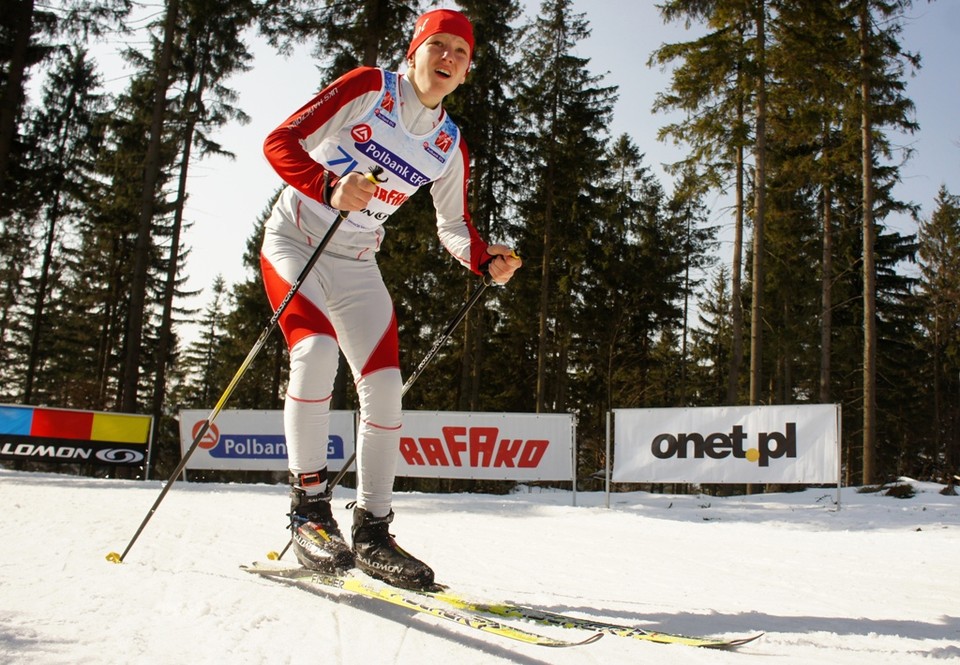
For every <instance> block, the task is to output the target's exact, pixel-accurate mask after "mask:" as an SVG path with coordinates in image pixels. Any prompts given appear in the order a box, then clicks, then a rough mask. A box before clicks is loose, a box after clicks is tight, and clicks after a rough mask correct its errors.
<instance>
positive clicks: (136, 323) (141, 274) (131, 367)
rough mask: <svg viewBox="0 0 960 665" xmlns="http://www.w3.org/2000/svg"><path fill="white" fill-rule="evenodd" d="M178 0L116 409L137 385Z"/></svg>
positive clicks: (157, 97)
mask: <svg viewBox="0 0 960 665" xmlns="http://www.w3.org/2000/svg"><path fill="white" fill-rule="evenodd" d="M178 12H179V0H167V13H166V17H165V18H164V25H163V45H162V46H161V49H160V54H159V58H158V61H157V76H156V85H155V89H154V98H153V112H152V114H151V118H150V142H149V144H148V146H147V154H146V156H145V159H144V169H143V198H142V199H141V205H140V222H139V224H138V225H137V242H136V246H135V249H134V256H133V276H132V278H131V283H130V308H129V312H128V315H127V316H128V318H127V338H126V345H127V346H126V353H125V355H124V364H123V383H122V385H121V393H120V410H121V411H122V412H125V413H136V411H137V388H138V383H139V379H140V343H141V340H142V339H143V321H144V318H145V310H146V300H147V273H148V272H149V269H150V244H151V242H150V240H151V228H152V226H153V216H154V201H155V197H156V189H157V183H158V182H159V180H160V168H161V164H160V160H161V150H160V148H161V145H162V143H163V116H164V111H165V109H166V101H167V87H168V86H169V80H170V69H171V66H172V61H173V38H174V32H175V31H176V25H177V14H178Z"/></svg>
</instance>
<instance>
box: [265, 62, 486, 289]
mask: <svg viewBox="0 0 960 665" xmlns="http://www.w3.org/2000/svg"><path fill="white" fill-rule="evenodd" d="M263 149H264V154H265V155H266V158H267V160H268V161H269V162H270V164H271V165H272V166H273V168H274V169H275V170H276V172H277V173H278V174H279V175H280V177H281V178H283V180H284V181H285V182H286V183H287V184H288V185H289V186H288V187H286V188H285V189H284V191H283V192H282V193H281V195H280V198H279V199H278V201H277V204H276V208H278V209H279V211H280V212H281V213H282V215H281V217H282V219H284V220H285V221H286V222H290V223H293V224H295V225H296V226H297V228H298V229H299V230H300V231H301V232H302V233H303V234H304V235H305V236H306V240H307V242H310V243H311V244H313V243H316V242H319V240H320V238H322V237H323V236H324V234H325V233H326V231H327V230H328V229H329V228H330V225H331V224H332V223H333V221H334V220H335V219H336V216H337V214H338V212H337V211H336V210H334V209H333V208H331V207H330V206H328V205H327V202H326V201H325V200H324V188H325V187H324V186H325V183H331V182H336V179H337V178H340V177H342V176H344V175H346V174H347V173H349V172H351V171H358V172H361V173H365V172H366V171H367V170H368V169H369V168H370V167H372V166H380V167H381V168H382V169H383V172H382V175H381V176H380V177H381V179H383V180H384V182H383V183H382V184H381V185H380V186H379V187H378V189H377V192H376V194H375V195H374V197H373V199H371V201H370V204H369V205H368V206H367V208H365V209H364V210H361V211H355V212H351V213H350V214H349V216H348V217H347V218H346V219H345V220H344V221H343V223H342V224H341V227H340V228H339V229H338V230H337V232H336V233H335V234H334V236H333V238H332V239H331V243H330V245H329V246H328V247H329V248H330V249H329V251H330V253H335V254H337V253H339V254H341V255H345V256H349V257H351V258H357V259H366V258H373V254H374V253H375V252H376V251H377V250H378V249H379V248H380V244H381V242H382V240H383V235H384V230H383V225H384V224H385V223H386V222H387V220H388V219H389V217H390V215H391V214H392V213H393V212H394V211H395V210H396V209H397V208H399V207H400V205H402V204H403V203H404V202H405V201H406V200H407V199H408V198H409V197H410V196H411V195H412V194H413V193H414V192H416V191H417V190H418V189H419V188H420V187H422V186H423V185H426V184H431V183H432V184H431V188H430V191H431V195H432V197H433V202H434V207H435V209H436V214H437V234H438V236H439V238H440V241H441V243H442V244H443V246H444V247H445V248H446V249H447V251H449V252H450V253H451V254H452V255H453V256H454V257H456V258H457V260H459V261H460V262H461V263H462V264H463V265H464V266H466V267H468V268H470V269H471V270H473V271H474V272H477V273H479V272H480V266H481V265H483V264H484V263H485V262H486V261H488V260H489V259H490V255H489V254H488V253H487V243H486V242H484V241H483V240H482V239H481V238H480V237H479V235H478V233H477V231H476V229H475V228H474V226H473V224H471V222H470V215H469V212H468V210H467V193H466V189H467V181H468V178H469V157H468V153H467V147H466V144H465V142H464V141H463V140H462V138H461V136H460V130H459V128H458V127H457V126H456V125H455V124H454V123H453V121H452V120H451V119H450V117H449V116H448V115H447V114H446V112H445V111H444V110H443V107H442V106H438V107H437V108H436V109H429V108H427V107H425V106H424V105H423V104H422V103H420V100H419V98H418V97H417V94H416V91H415V90H414V88H413V86H412V84H411V83H410V82H409V81H408V80H407V79H406V78H404V77H403V76H401V75H399V74H397V73H395V72H389V71H385V70H382V69H377V68H372V67H361V68H358V69H355V70H353V71H351V72H349V73H348V74H345V75H344V76H342V77H340V78H339V79H337V80H336V81H334V82H333V83H332V84H331V85H330V86H328V87H327V88H325V89H324V90H321V91H320V92H319V93H318V94H317V95H316V96H315V97H314V98H313V99H312V100H311V101H310V102H308V103H307V104H306V105H305V106H303V107H302V108H301V109H299V110H298V111H297V112H296V113H294V114H293V115H292V116H290V117H289V118H287V120H285V121H284V122H283V123H282V124H281V125H280V126H279V127H277V128H276V129H274V130H273V131H272V132H270V134H269V135H268V136H267V138H266V140H265V141H264V146H263ZM277 218H278V216H277V215H274V219H277Z"/></svg>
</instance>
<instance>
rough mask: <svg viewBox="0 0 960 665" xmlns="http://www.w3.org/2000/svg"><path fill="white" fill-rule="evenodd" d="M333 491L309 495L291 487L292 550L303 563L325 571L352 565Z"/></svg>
mask: <svg viewBox="0 0 960 665" xmlns="http://www.w3.org/2000/svg"><path fill="white" fill-rule="evenodd" d="M330 499H331V492H329V491H327V492H323V493H321V494H314V495H308V494H307V493H306V491H305V490H304V489H303V488H301V487H297V486H294V487H293V488H292V489H291V490H290V531H291V535H292V538H293V552H294V554H296V556H297V560H298V561H299V562H300V565H301V566H303V567H304V568H309V569H310V570H317V571H321V572H325V573H333V572H337V571H342V570H347V569H349V568H353V565H354V558H353V552H352V551H351V550H350V546H349V545H347V543H346V541H345V540H344V539H343V534H342V533H341V532H340V527H338V526H337V521H336V520H335V519H334V517H333V510H332V509H331V506H330Z"/></svg>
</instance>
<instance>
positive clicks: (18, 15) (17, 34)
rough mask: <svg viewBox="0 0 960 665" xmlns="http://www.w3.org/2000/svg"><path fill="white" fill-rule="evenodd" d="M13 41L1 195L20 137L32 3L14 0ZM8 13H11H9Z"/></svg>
mask: <svg viewBox="0 0 960 665" xmlns="http://www.w3.org/2000/svg"><path fill="white" fill-rule="evenodd" d="M13 2H14V5H15V7H16V9H14V10H13V20H12V24H13V25H12V26H11V27H12V28H13V31H14V33H13V42H12V44H11V50H10V53H9V60H8V63H9V64H8V65H7V71H6V77H5V79H6V80H5V81H4V86H3V93H2V95H0V194H2V193H3V192H5V191H6V181H7V172H8V171H9V169H10V152H11V150H13V139H14V137H15V136H16V134H17V117H18V115H19V112H20V105H21V104H23V96H24V84H25V82H26V72H27V53H28V51H29V49H30V37H31V36H32V33H33V9H34V1H33V0H13ZM8 11H9V10H8Z"/></svg>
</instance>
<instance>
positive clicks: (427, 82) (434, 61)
mask: <svg viewBox="0 0 960 665" xmlns="http://www.w3.org/2000/svg"><path fill="white" fill-rule="evenodd" d="M411 60H412V62H411V63H410V72H411V77H410V80H411V81H412V82H413V86H414V88H415V89H416V91H417V96H418V97H420V101H421V102H423V104H424V106H427V107H429V108H436V107H437V105H438V104H440V102H442V101H443V98H444V97H446V96H447V95H449V94H450V93H451V92H453V91H454V90H456V89H457V87H458V86H459V85H460V84H461V83H463V82H464V81H465V80H466V77H467V70H468V69H469V67H470V45H469V44H467V41H466V40H465V39H464V38H463V37H458V36H456V35H451V34H449V33H446V32H439V33H437V34H435V35H431V36H430V37H428V38H427V40H426V41H425V42H423V43H422V44H421V45H420V46H419V47H417V50H416V51H414V53H413V58H412V59H411Z"/></svg>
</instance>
